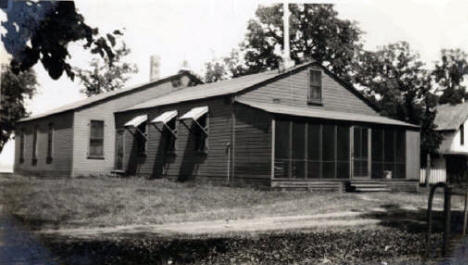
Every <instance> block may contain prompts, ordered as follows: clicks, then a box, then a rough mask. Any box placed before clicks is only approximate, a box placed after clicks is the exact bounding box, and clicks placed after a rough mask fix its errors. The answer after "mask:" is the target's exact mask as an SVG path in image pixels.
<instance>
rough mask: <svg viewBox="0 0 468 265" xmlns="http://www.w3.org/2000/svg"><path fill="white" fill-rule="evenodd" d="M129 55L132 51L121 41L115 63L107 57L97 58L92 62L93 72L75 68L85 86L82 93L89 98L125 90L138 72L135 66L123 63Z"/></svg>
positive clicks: (116, 52)
mask: <svg viewBox="0 0 468 265" xmlns="http://www.w3.org/2000/svg"><path fill="white" fill-rule="evenodd" d="M129 53H130V49H129V48H127V46H126V45H125V43H124V42H123V41H121V42H120V45H119V47H117V46H116V47H115V53H114V62H113V63H112V64H110V62H109V58H107V57H104V58H100V57H97V58H93V59H92V60H91V62H90V69H91V70H85V69H80V68H74V71H75V72H76V74H77V77H78V78H79V79H80V82H81V83H82V84H83V85H84V89H83V90H81V92H82V93H85V94H86V95H87V96H88V97H89V96H92V95H97V94H100V93H102V92H108V91H112V90H116V89H120V88H123V87H124V85H125V82H126V81H127V80H128V79H129V75H130V74H133V73H136V72H137V71H138V70H137V67H136V65H135V64H130V63H127V62H124V61H122V59H123V58H124V57H125V56H127V55H128V54H129Z"/></svg>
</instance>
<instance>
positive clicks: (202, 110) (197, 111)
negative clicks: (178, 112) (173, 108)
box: [180, 106, 208, 121]
mask: <svg viewBox="0 0 468 265" xmlns="http://www.w3.org/2000/svg"><path fill="white" fill-rule="evenodd" d="M206 113H208V106H203V107H196V108H193V109H191V110H190V111H189V112H187V113H185V114H184V115H183V116H182V117H180V119H181V120H188V119H192V120H194V121H196V120H198V119H199V118H200V117H201V116H203V115H205V114H206Z"/></svg>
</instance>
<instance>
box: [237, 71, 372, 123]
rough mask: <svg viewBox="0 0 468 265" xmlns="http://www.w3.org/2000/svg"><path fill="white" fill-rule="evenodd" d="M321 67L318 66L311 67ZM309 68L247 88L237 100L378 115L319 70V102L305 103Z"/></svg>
mask: <svg viewBox="0 0 468 265" xmlns="http://www.w3.org/2000/svg"><path fill="white" fill-rule="evenodd" d="M311 67H312V68H314V69H320V68H318V67H317V66H311ZM309 70H310V68H307V69H304V70H302V71H299V72H296V73H294V72H293V73H291V74H290V75H289V76H287V77H285V78H282V79H279V80H277V81H275V82H271V83H269V84H267V85H265V86H261V87H259V88H256V89H253V90H248V91H246V92H244V93H243V94H241V95H240V96H239V98H240V99H246V100H253V101H259V102H266V103H272V102H273V99H279V103H281V104H286V105H292V106H298V107H303V106H307V107H308V108H320V109H324V110H330V111H340V112H349V113H361V114H367V115H378V113H377V112H376V111H375V110H373V109H372V108H371V107H369V105H368V104H366V103H365V102H364V101H363V100H361V99H360V98H358V97H357V96H356V95H354V94H353V93H352V92H351V91H349V90H348V89H346V88H345V87H343V86H342V85H341V84H339V83H338V82H337V81H335V80H334V79H333V78H332V77H330V76H329V75H327V74H326V73H325V72H322V100H323V101H322V103H323V104H322V105H321V106H318V105H310V104H308V103H307V94H308V89H309Z"/></svg>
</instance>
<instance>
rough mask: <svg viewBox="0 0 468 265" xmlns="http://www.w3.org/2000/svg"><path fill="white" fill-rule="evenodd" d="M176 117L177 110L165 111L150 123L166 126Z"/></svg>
mask: <svg viewBox="0 0 468 265" xmlns="http://www.w3.org/2000/svg"><path fill="white" fill-rule="evenodd" d="M175 117H177V110H171V111H166V112H164V113H163V114H161V115H159V116H158V117H156V118H154V119H153V120H152V121H151V123H163V124H167V123H168V122H170V121H171V120H172V119H174V118H175Z"/></svg>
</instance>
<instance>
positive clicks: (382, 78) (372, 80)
mask: <svg viewBox="0 0 468 265" xmlns="http://www.w3.org/2000/svg"><path fill="white" fill-rule="evenodd" d="M354 67H355V75H354V81H355V82H356V83H357V84H359V85H360V86H361V87H363V91H362V92H363V94H364V95H365V96H366V97H367V98H369V99H370V100H371V101H372V102H374V104H375V105H376V106H377V107H378V108H379V109H380V111H381V114H383V115H385V116H388V117H391V118H394V119H398V120H402V121H405V122H409V123H412V124H417V125H419V126H421V153H422V158H423V160H422V162H423V163H424V161H425V159H424V158H425V156H426V155H427V154H432V153H434V152H435V151H436V150H437V148H438V147H439V145H440V142H441V140H442V137H441V135H440V134H439V133H438V132H437V131H435V125H434V118H435V116H436V114H437V113H436V108H435V107H436V105H437V96H435V95H434V94H433V93H432V91H433V88H432V85H431V84H432V83H431V75H430V72H429V71H427V70H426V69H425V68H424V64H423V62H422V61H420V59H419V55H418V54H417V53H415V52H414V51H412V50H411V49H410V46H409V44H408V43H406V42H398V43H394V44H389V45H387V46H383V47H382V48H380V49H379V50H377V51H375V52H369V51H362V52H361V53H360V55H359V60H358V62H357V63H356V64H355V65H354Z"/></svg>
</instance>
